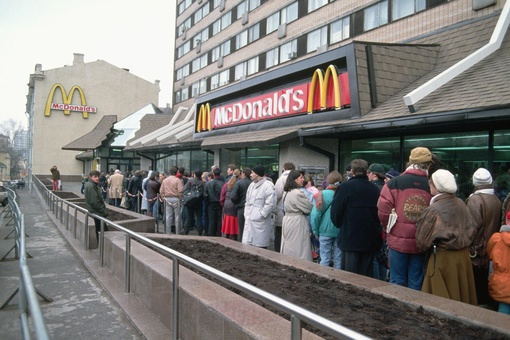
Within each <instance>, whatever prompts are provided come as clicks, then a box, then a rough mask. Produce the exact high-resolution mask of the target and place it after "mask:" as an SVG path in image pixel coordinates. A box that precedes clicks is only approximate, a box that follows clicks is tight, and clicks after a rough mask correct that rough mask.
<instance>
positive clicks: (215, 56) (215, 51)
mask: <svg viewBox="0 0 510 340" xmlns="http://www.w3.org/2000/svg"><path fill="white" fill-rule="evenodd" d="M219 57H220V46H216V47H215V48H213V49H212V50H211V62H213V63H214V62H215V61H216V60H218V58H219Z"/></svg>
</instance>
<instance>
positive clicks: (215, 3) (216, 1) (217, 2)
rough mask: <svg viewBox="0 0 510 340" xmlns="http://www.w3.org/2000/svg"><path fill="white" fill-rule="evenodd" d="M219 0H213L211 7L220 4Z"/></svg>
mask: <svg viewBox="0 0 510 340" xmlns="http://www.w3.org/2000/svg"><path fill="white" fill-rule="evenodd" d="M220 2H221V0H213V8H216V7H218V6H219V5H220Z"/></svg>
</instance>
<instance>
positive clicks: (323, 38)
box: [306, 26, 328, 53]
mask: <svg viewBox="0 0 510 340" xmlns="http://www.w3.org/2000/svg"><path fill="white" fill-rule="evenodd" d="M327 44H328V27H327V26H324V27H321V28H319V29H317V30H315V31H312V32H310V33H308V34H307V38H306V52H307V53H310V52H313V51H316V50H317V48H318V47H320V46H322V45H327Z"/></svg>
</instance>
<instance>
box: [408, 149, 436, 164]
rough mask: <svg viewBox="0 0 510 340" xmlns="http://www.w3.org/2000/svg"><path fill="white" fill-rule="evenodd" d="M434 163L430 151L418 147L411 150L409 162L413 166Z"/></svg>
mask: <svg viewBox="0 0 510 340" xmlns="http://www.w3.org/2000/svg"><path fill="white" fill-rule="evenodd" d="M431 161H432V153H431V152H430V150H429V149H427V148H423V147H418V148H414V149H412V150H411V154H410V155H409V162H411V163H412V164H420V163H427V162H431Z"/></svg>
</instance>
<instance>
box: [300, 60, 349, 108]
mask: <svg viewBox="0 0 510 340" xmlns="http://www.w3.org/2000/svg"><path fill="white" fill-rule="evenodd" d="M331 107H334V108H335V109H336V110H338V109H340V108H341V98H340V85H339V84H338V71H337V69H336V66H335V65H329V66H328V68H327V69H326V74H324V75H323V72H322V70H321V69H316V70H315V72H314V73H313V77H312V81H311V82H310V89H309V90H308V113H312V112H313V111H317V110H321V109H326V108H331Z"/></svg>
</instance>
